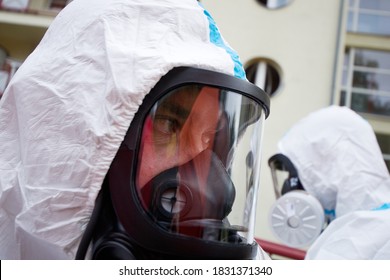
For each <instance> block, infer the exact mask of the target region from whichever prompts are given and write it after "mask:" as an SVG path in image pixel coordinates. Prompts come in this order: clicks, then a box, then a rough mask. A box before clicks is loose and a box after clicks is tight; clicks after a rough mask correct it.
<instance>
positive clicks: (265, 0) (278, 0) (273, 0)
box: [257, 0, 292, 9]
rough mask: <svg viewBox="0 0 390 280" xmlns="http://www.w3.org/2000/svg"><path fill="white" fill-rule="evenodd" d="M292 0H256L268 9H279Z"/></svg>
mask: <svg viewBox="0 0 390 280" xmlns="http://www.w3.org/2000/svg"><path fill="white" fill-rule="evenodd" d="M291 1H292V0H257V2H259V3H260V4H261V5H263V6H264V7H266V8H268V9H279V8H282V7H284V6H287V5H288V4H290V2H291Z"/></svg>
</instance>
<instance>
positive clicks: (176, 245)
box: [76, 67, 270, 259]
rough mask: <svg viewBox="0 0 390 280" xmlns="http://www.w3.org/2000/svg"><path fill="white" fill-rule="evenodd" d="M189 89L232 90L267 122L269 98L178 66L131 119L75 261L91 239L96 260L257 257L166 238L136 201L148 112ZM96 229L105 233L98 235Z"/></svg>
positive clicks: (253, 248) (244, 247) (236, 248)
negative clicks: (169, 94) (175, 92)
mask: <svg viewBox="0 0 390 280" xmlns="http://www.w3.org/2000/svg"><path fill="white" fill-rule="evenodd" d="M189 84H201V85H205V86H214V87H219V88H222V89H228V90H233V91H235V92H237V93H240V94H242V95H244V96H246V97H249V98H251V99H253V100H254V101H256V102H257V103H258V104H259V105H260V106H261V107H262V108H263V110H264V113H265V117H268V115H269V106H270V101H269V97H268V95H267V94H266V93H265V92H264V91H263V90H261V89H260V88H258V87H257V86H255V85H253V84H251V83H249V82H247V81H245V80H241V79H238V78H236V77H233V76H230V75H227V74H223V73H218V72H214V71H210V70H204V69H198V68H191V67H178V68H174V69H172V70H171V71H169V72H168V73H167V74H166V75H165V76H163V77H162V78H161V80H160V81H159V82H158V83H157V84H156V86H155V87H154V88H153V89H152V90H151V92H150V93H149V94H148V95H147V96H146V97H145V99H144V101H143V103H142V104H141V106H140V108H139V110H138V112H137V113H136V115H135V116H134V119H133V120H132V123H131V125H130V127H129V130H128V131H127V134H126V136H125V139H124V141H123V142H122V145H121V146H120V148H119V150H118V152H117V154H116V156H115V158H114V160H113V162H112V164H111V167H110V169H109V171H108V173H107V175H106V178H105V182H104V185H103V187H102V191H101V193H100V194H99V197H98V199H97V202H96V206H95V210H94V213H93V215H92V217H91V222H90V223H89V225H88V227H87V230H86V233H85V234H84V236H83V239H82V242H81V244H80V247H79V250H78V253H77V256H76V259H83V258H85V254H86V251H87V248H88V246H89V244H90V242H91V240H92V239H93V240H94V242H93V243H94V246H93V247H92V248H93V255H92V258H98V259H99V258H104V259H111V258H113V259H115V258H116V259H140V258H153V259H159V258H165V259H178V258H181V259H223V258H226V259H251V258H253V257H254V256H255V255H256V253H257V245H256V244H255V243H254V244H229V243H219V242H213V241H205V240H201V239H197V238H191V237H189V236H185V235H177V234H176V235H172V234H169V233H168V232H166V231H164V230H163V229H162V228H161V227H160V226H158V225H157V224H156V223H154V222H153V221H152V220H151V219H150V218H149V217H148V213H146V212H145V210H144V209H143V207H142V205H141V204H140V201H139V199H138V198H137V197H138V193H137V190H136V187H135V182H134V178H135V173H136V168H135V167H136V165H137V160H138V159H137V155H138V153H137V150H138V149H139V145H140V139H141V133H142V131H141V130H140V129H139V128H140V127H142V124H143V122H144V120H145V117H146V115H147V113H148V112H149V111H150V109H151V108H152V106H153V105H154V104H155V102H156V101H157V100H159V99H160V98H161V97H162V96H164V95H165V94H166V93H167V92H170V91H172V90H174V89H175V88H178V87H181V86H184V85H189ZM105 189H106V190H105ZM107 207H111V208H112V211H111V210H109V211H108V212H109V215H108V217H109V218H108V219H99V218H97V216H101V215H102V211H104V208H107ZM106 212H107V211H106ZM99 228H100V229H103V230H98V229H99ZM97 232H99V234H97ZM97 235H98V236H97ZM107 244H108V245H109V246H107ZM102 246H103V247H104V246H105V247H104V248H106V249H107V248H108V250H106V251H104V252H105V253H104V254H102V255H101V256H97V255H96V252H97V251H99V250H101V248H102ZM97 247H98V248H97ZM118 250H119V251H118ZM127 250H128V251H129V252H127ZM107 252H108V253H107ZM144 252H148V253H147V254H145V253H144Z"/></svg>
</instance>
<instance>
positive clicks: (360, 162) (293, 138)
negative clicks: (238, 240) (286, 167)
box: [278, 106, 390, 259]
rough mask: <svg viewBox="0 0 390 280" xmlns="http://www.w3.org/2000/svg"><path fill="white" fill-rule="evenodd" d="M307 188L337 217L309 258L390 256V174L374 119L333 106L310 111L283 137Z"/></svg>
mask: <svg viewBox="0 0 390 280" xmlns="http://www.w3.org/2000/svg"><path fill="white" fill-rule="evenodd" d="M278 147H279V150H280V152H281V153H283V154H284V155H286V156H287V157H289V158H290V160H291V161H292V163H293V164H294V165H295V167H296V168H297V170H298V175H299V178H300V180H301V182H302V184H303V186H304V188H305V190H306V191H307V192H308V193H310V194H312V195H314V196H315V197H316V198H317V199H318V200H319V201H320V202H321V204H322V206H323V208H324V209H325V210H326V211H334V212H335V220H334V221H332V222H331V223H330V225H329V226H328V227H327V228H326V229H325V231H324V232H323V233H322V234H321V235H320V237H319V238H318V239H317V240H316V241H315V242H314V244H313V245H312V246H311V247H310V248H309V250H308V253H307V256H306V258H307V259H375V258H382V259H383V258H385V259H390V250H389V249H390V245H389V240H390V210H389V209H385V210H373V209H375V208H379V207H381V206H382V205H384V204H386V203H389V202H390V175H389V172H388V170H387V168H386V165H385V162H384V160H383V156H382V154H381V151H380V148H379V145H378V142H377V139H376V136H375V134H374V131H373V129H372V127H371V126H370V124H369V123H368V122H367V121H366V120H364V119H363V118H362V117H361V116H359V115H358V114H357V113H355V112H354V111H352V110H350V109H348V108H346V107H339V106H330V107H327V108H324V109H320V110H318V111H316V112H313V113H311V114H309V115H308V116H307V117H305V118H303V119H302V120H300V121H299V122H298V123H296V124H295V125H294V126H293V127H292V128H291V129H290V130H289V131H288V132H287V133H286V135H285V136H284V137H283V138H282V139H281V140H280V141H279V145H278Z"/></svg>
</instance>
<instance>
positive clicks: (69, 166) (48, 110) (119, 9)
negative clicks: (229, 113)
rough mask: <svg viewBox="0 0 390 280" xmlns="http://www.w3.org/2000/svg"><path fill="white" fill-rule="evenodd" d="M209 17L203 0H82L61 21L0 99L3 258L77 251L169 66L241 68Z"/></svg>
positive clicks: (232, 71) (47, 256) (52, 256)
mask: <svg viewBox="0 0 390 280" xmlns="http://www.w3.org/2000/svg"><path fill="white" fill-rule="evenodd" d="M206 15H207V13H205V11H204V8H202V6H201V5H199V3H198V2H197V1H195V0H180V1H177V0H159V1H153V0H110V1H107V0H75V1H73V2H71V3H70V4H69V5H68V6H67V7H65V9H63V10H62V12H61V13H60V14H59V15H58V16H57V17H56V18H55V20H54V21H53V23H52V24H51V26H50V27H49V29H48V31H47V32H46V34H45V36H44V38H43V39H42V41H41V42H40V44H39V45H38V46H37V48H36V49H35V50H34V52H33V53H32V54H31V55H30V56H29V57H28V58H27V59H26V61H25V62H24V63H23V65H22V66H21V67H20V68H19V70H18V71H17V73H16V74H15V76H14V78H13V79H12V81H11V82H10V84H9V86H8V88H7V90H6V92H5V94H4V96H3V98H2V99H1V101H0V142H1V146H0V155H1V157H0V248H1V251H0V258H1V259H19V258H22V259H73V258H74V256H75V253H76V250H77V247H78V244H79V241H80V239H81V236H82V234H83V230H84V229H85V227H86V224H87V222H88V220H89V217H90V214H91V213H92V210H93V207H94V202H95V198H96V196H97V193H98V191H99V190H100V188H101V185H102V181H103V179H104V176H105V174H106V173H107V171H108V168H109V166H110V163H111V161H112V160H113V158H114V156H115V154H116V152H117V149H118V148H119V145H120V144H121V142H122V140H123V138H124V135H125V133H126V131H127V129H128V127H129V125H130V123H131V121H132V119H133V116H134V114H135V113H136V111H137V109H138V107H139V105H140V104H141V103H142V100H143V98H144V97H145V95H146V94H147V93H148V92H149V91H150V90H151V88H153V86H154V85H155V84H156V83H157V82H158V80H159V79H160V78H161V77H162V76H163V75H165V74H166V73H167V72H168V71H169V70H170V69H172V68H173V67H175V66H194V67H198V68H203V69H210V70H215V71H219V72H224V73H227V74H230V75H236V76H238V75H237V73H238V72H239V71H240V70H241V72H243V71H242V69H240V67H242V65H240V64H237V62H235V59H234V56H235V55H236V54H235V53H234V51H232V50H231V49H230V48H229V46H228V45H227V43H226V42H225V41H224V40H223V38H222V37H220V38H219V37H216V38H215V37H214V38H212V36H210V34H211V33H213V34H214V35H215V34H217V35H218V34H219V33H218V29H216V27H215V26H214V25H211V23H212V19H210V18H209V17H207V16H206ZM210 26H212V27H213V29H211V28H210ZM213 40H214V41H213ZM235 58H236V59H237V57H235ZM237 70H238V71H237Z"/></svg>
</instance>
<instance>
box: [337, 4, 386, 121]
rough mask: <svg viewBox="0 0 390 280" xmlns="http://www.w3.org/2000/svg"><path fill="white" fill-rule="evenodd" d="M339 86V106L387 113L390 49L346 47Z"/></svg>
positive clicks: (360, 110) (370, 112)
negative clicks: (340, 84) (388, 50)
mask: <svg viewBox="0 0 390 280" xmlns="http://www.w3.org/2000/svg"><path fill="white" fill-rule="evenodd" d="M389 2H390V1H389ZM341 89H342V91H341V97H340V105H344V106H348V107H350V108H351V109H353V110H355V111H357V112H360V113H368V114H376V115H382V116H390V52H385V51H375V50H368V49H357V48H349V49H347V50H346V53H345V59H344V66H343V78H342V88H341Z"/></svg>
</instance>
